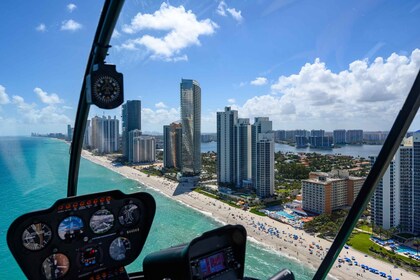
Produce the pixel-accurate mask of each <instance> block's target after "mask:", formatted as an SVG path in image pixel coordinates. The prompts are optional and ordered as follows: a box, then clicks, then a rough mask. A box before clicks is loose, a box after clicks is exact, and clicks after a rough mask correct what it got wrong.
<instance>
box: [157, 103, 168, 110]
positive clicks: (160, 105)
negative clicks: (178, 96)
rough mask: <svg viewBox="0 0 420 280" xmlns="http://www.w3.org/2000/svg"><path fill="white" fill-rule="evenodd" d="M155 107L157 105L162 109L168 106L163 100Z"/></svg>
mask: <svg viewBox="0 0 420 280" xmlns="http://www.w3.org/2000/svg"><path fill="white" fill-rule="evenodd" d="M155 107H156V108H160V109H162V108H166V107H167V106H166V105H165V103H163V102H159V103H156V104H155Z"/></svg>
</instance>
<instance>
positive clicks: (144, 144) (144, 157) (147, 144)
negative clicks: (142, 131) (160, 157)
mask: <svg viewBox="0 0 420 280" xmlns="http://www.w3.org/2000/svg"><path fill="white" fill-rule="evenodd" d="M131 132H133V131H131ZM131 132H130V133H131ZM132 153H133V159H132V162H135V163H137V162H154V161H155V160H156V139H155V138H154V137H152V136H137V137H134V138H133V152H132Z"/></svg>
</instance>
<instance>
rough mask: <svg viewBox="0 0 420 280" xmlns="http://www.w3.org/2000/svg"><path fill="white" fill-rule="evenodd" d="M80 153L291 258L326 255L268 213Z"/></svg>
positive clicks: (340, 275)
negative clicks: (254, 211)
mask: <svg viewBox="0 0 420 280" xmlns="http://www.w3.org/2000/svg"><path fill="white" fill-rule="evenodd" d="M82 156H83V157H84V158H86V159H88V160H90V161H91V162H93V163H96V164H99V165H102V166H104V167H106V168H108V169H110V170H112V171H115V172H117V173H119V174H121V175H123V176H125V177H127V178H129V179H132V180H136V181H138V182H140V183H141V184H143V185H145V186H146V187H149V188H153V189H154V190H157V191H159V192H160V193H162V194H164V195H166V196H168V197H170V198H172V199H174V200H177V201H179V202H181V203H183V204H186V205H188V206H189V207H191V208H193V209H196V210H198V211H200V212H202V213H204V214H207V215H209V216H211V217H212V218H214V219H216V220H217V221H219V222H221V223H224V224H241V225H243V226H244V227H245V228H246V230H247V233H248V236H249V237H250V238H249V239H250V240H251V241H253V240H255V241H257V242H258V243H260V244H262V245H263V246H265V247H266V248H269V249H271V250H274V251H276V252H279V253H280V254H283V255H285V256H288V257H290V258H295V259H298V260H300V261H301V262H306V263H307V264H308V267H311V268H312V269H316V268H317V267H318V266H319V265H320V263H321V261H322V259H323V257H324V256H325V255H326V249H327V248H329V247H330V246H331V242H329V241H327V240H324V239H320V238H317V237H315V236H311V235H309V234H307V233H306V232H304V231H303V230H299V229H295V228H293V227H291V226H289V225H286V224H283V223H281V222H278V221H275V220H273V219H271V218H269V217H262V216H258V215H255V214H252V213H250V212H248V211H244V210H241V209H238V208H234V207H230V206H229V205H227V204H225V203H223V202H220V201H218V200H216V199H212V198H210V197H207V196H205V195H202V194H200V193H197V192H191V191H189V188H188V186H187V185H180V186H179V185H178V183H175V182H173V181H170V180H168V179H165V178H161V177H156V176H147V175H146V174H144V173H142V172H140V171H138V170H135V169H134V168H132V167H129V166H114V165H113V164H112V163H111V162H110V161H109V160H108V159H107V158H106V157H102V156H94V155H92V154H91V153H89V152H87V151H83V152H82ZM311 252H312V253H311ZM352 257H354V259H355V260H356V261H357V262H358V263H359V264H365V265H367V266H369V267H374V268H376V269H378V270H379V271H381V272H385V273H386V274H387V275H388V274H389V275H392V279H396V278H399V279H409V280H411V279H416V280H419V279H420V277H419V276H417V275H415V274H414V273H410V272H407V271H406V270H404V269H401V268H394V266H393V265H391V264H389V263H385V262H383V261H380V260H377V259H375V258H373V257H371V256H369V257H365V255H364V254H363V253H361V252H359V251H356V250H354V249H352V248H349V249H343V251H342V252H341V253H340V256H339V258H352ZM280 269H281V268H279V270H280ZM330 275H331V276H332V278H336V279H384V278H382V277H381V276H380V275H377V274H373V273H371V272H369V271H365V270H363V269H362V268H361V267H360V266H355V265H352V266H350V265H348V264H347V263H342V264H339V263H338V261H336V263H335V264H334V265H333V268H332V269H331V271H330Z"/></svg>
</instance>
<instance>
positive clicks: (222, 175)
mask: <svg viewBox="0 0 420 280" xmlns="http://www.w3.org/2000/svg"><path fill="white" fill-rule="evenodd" d="M237 122H238V111H236V110H231V109H230V107H225V111H224V112H217V182H218V184H233V183H235V182H236V171H237V170H236V152H237V151H236V143H237V141H236V138H235V127H236V124H237Z"/></svg>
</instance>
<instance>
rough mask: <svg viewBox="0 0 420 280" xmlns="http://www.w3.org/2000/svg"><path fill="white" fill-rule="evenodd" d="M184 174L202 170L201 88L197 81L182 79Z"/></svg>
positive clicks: (182, 171) (193, 174)
mask: <svg viewBox="0 0 420 280" xmlns="http://www.w3.org/2000/svg"><path fill="white" fill-rule="evenodd" d="M180 99H181V124H182V152H181V157H182V167H181V173H182V175H183V176H196V175H199V174H200V172H201V141H200V140H201V139H200V138H201V88H200V85H199V84H198V82H197V81H194V80H186V79H182V81H181V84H180Z"/></svg>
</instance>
